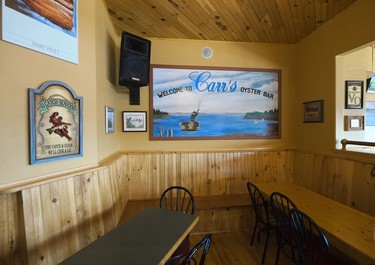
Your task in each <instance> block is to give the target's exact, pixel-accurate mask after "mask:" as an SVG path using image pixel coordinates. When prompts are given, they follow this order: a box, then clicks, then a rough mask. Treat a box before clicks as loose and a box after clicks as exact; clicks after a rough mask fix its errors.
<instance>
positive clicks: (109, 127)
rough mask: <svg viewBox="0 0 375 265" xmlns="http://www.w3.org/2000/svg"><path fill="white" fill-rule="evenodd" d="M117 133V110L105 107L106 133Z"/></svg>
mask: <svg viewBox="0 0 375 265" xmlns="http://www.w3.org/2000/svg"><path fill="white" fill-rule="evenodd" d="M114 131H115V110H114V109H113V108H111V107H108V106H105V133H113V132H114Z"/></svg>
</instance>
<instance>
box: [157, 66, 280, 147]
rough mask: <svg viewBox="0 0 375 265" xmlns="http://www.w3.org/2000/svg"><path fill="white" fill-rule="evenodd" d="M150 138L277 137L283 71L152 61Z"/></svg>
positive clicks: (278, 132)
mask: <svg viewBox="0 0 375 265" xmlns="http://www.w3.org/2000/svg"><path fill="white" fill-rule="evenodd" d="M150 77H151V79H150V81H151V84H150V139H151V140H180V139H181V140H184V139H185V140H186V139H190V140H191V139H212V140H215V139H216V140H217V139H264V138H280V131H281V130H280V109H281V106H280V102H281V99H280V96H281V93H280V86H281V70H271V69H243V68H242V69H236V68H221V67H220V68H219V67H191V66H190V67H189V66H184V67H181V66H166V65H151V73H150Z"/></svg>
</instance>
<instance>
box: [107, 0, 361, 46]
mask: <svg viewBox="0 0 375 265" xmlns="http://www.w3.org/2000/svg"><path fill="white" fill-rule="evenodd" d="M103 1H104V2H105V4H106V6H107V8H108V12H109V15H110V18H111V20H112V23H113V25H114V26H115V28H116V30H117V32H118V34H119V35H120V34H121V32H122V31H128V32H131V33H133V34H136V35H140V36H142V37H145V38H152V37H154V38H171V39H198V40H216V41H238V42H262V43H286V44H295V43H297V42H298V41H300V40H302V39H303V38H304V37H306V36H307V35H309V34H310V33H312V32H313V31H314V30H316V29H317V28H319V27H320V26H322V25H323V24H324V23H326V22H327V21H329V20H330V19H331V18H333V17H334V16H336V15H337V14H339V13H340V12H342V11H343V10H345V9H346V8H348V7H349V6H350V5H351V4H353V3H354V2H356V0H334V1H333V0H329V1H328V0H326V1H323V0H311V1H306V0H253V1H243V0H190V1H183V0H169V1H157V0H103Z"/></svg>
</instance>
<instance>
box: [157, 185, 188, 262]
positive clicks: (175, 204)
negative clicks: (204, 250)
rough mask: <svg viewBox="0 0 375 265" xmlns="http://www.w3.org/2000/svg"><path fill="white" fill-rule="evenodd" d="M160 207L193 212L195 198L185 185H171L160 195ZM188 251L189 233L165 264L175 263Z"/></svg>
mask: <svg viewBox="0 0 375 265" xmlns="http://www.w3.org/2000/svg"><path fill="white" fill-rule="evenodd" d="M159 205H160V208H162V209H167V210H170V211H175V212H181V213H186V214H194V212H195V200H194V196H193V194H192V193H191V192H190V191H189V190H188V189H187V188H185V187H181V186H172V187H169V188H167V189H166V190H165V191H164V192H163V193H162V195H161V196H160V202H159ZM189 251H190V240H189V235H188V236H187V237H186V238H185V239H184V240H183V241H182V243H181V244H180V245H179V246H178V248H177V249H176V251H175V252H174V253H173V254H172V256H171V258H170V259H169V260H168V261H167V262H166V264H176V263H178V262H179V261H180V260H181V259H182V258H184V257H186V256H187V255H188V254H189Z"/></svg>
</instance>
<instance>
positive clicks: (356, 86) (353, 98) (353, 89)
mask: <svg viewBox="0 0 375 265" xmlns="http://www.w3.org/2000/svg"><path fill="white" fill-rule="evenodd" d="M345 108H346V109H362V108H363V81H345Z"/></svg>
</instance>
